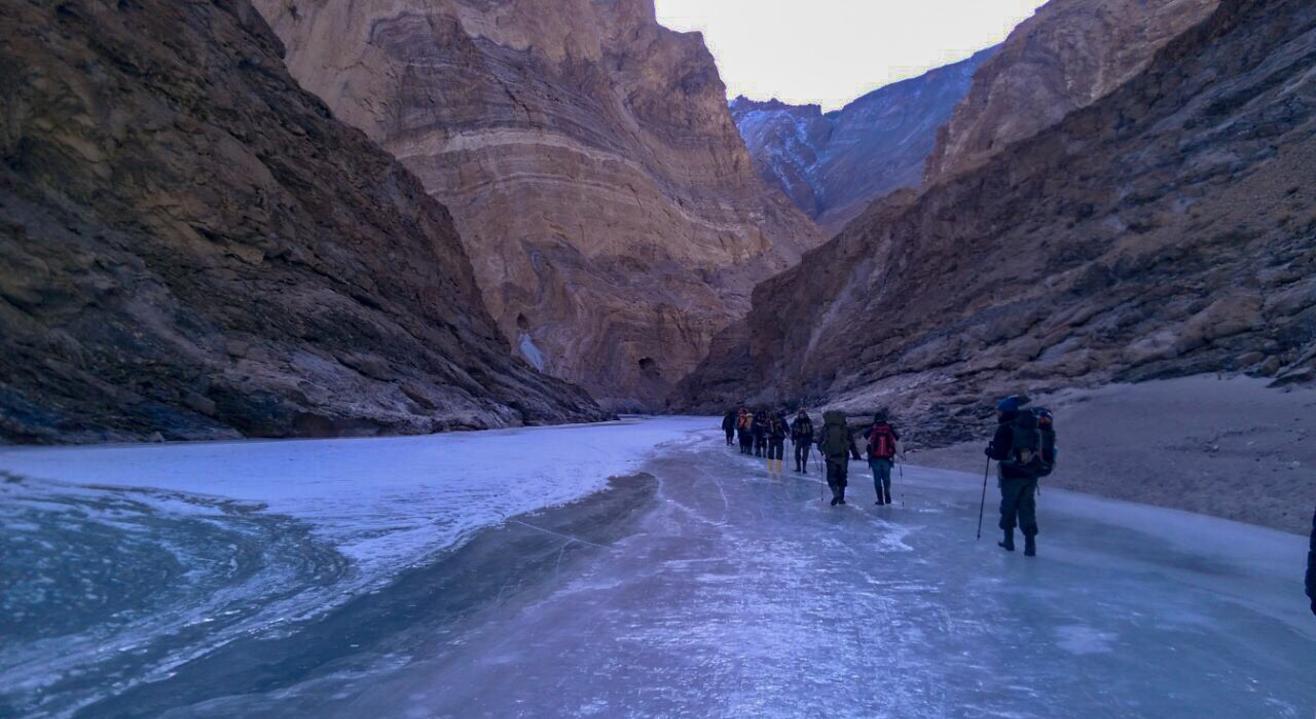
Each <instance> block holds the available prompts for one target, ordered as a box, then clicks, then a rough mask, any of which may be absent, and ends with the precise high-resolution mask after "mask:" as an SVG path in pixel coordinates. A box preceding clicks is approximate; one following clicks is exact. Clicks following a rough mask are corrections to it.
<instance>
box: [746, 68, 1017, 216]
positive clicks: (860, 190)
mask: <svg viewBox="0 0 1316 719" xmlns="http://www.w3.org/2000/svg"><path fill="white" fill-rule="evenodd" d="M995 52H996V49H995V48H991V49H988V50H983V51H982V52H979V53H977V54H976V55H974V56H972V57H970V58H969V59H967V60H964V61H962V62H958V63H955V64H953V65H948V66H946V67H942V68H938V69H936V70H932V71H931V72H928V73H927V74H925V75H922V76H920V77H916V78H913V79H910V80H905V81H902V82H898V83H895V84H892V85H888V86H886V87H883V88H880V89H878V90H874V91H873V92H871V93H869V94H867V95H864V96H863V97H861V98H859V99H858V100H855V101H854V102H852V103H850V104H849V105H846V106H845V107H844V108H842V109H840V110H837V111H835V112H829V113H825V114H824V113H823V112H822V108H821V107H819V106H818V105H787V104H785V103H783V102H779V101H777V100H770V101H768V102H757V101H754V100H750V99H748V98H745V97H738V98H736V99H735V100H733V101H732V102H731V114H732V116H733V117H734V118H735V120H736V126H737V127H739V128H740V134H741V136H742V137H744V139H745V144H746V145H747V146H748V147H749V152H750V155H751V156H752V157H753V158H754V164H755V166H756V168H757V169H758V172H759V175H760V176H762V177H763V179H764V180H766V181H767V182H768V183H769V184H770V185H774V186H776V187H780V188H781V190H782V191H783V192H785V193H786V196H787V197H789V198H790V199H791V201H792V202H794V203H795V204H796V206H798V207H799V208H800V209H801V210H803V211H804V212H805V213H807V214H808V215H809V216H810V217H813V218H814V219H815V220H817V221H818V224H819V225H821V226H822V227H823V229H824V230H826V231H828V233H829V234H830V233H834V232H836V231H838V230H840V229H841V227H842V226H844V225H845V223H846V222H848V221H850V220H851V219H853V218H854V217H855V216H857V215H858V214H859V213H860V212H861V211H862V210H863V209H864V207H866V206H867V205H868V203H869V202H871V201H872V200H874V199H876V198H878V197H881V196H882V195H885V194H887V193H888V192H891V191H892V190H897V189H900V188H902V187H916V186H918V184H919V183H920V181H921V179H922V177H923V165H924V161H925V160H926V159H927V156H928V154H929V153H931V152H932V148H933V147H934V145H935V144H936V139H937V130H938V129H939V128H940V127H941V126H942V125H943V124H945V123H946V121H947V120H949V119H950V117H951V114H952V113H953V112H954V110H955V107H956V105H958V104H959V102H960V100H962V99H963V98H964V96H965V95H966V94H967V93H968V91H969V87H970V86H971V84H972V81H973V75H974V73H975V72H976V71H977V69H978V67H979V66H981V65H982V64H983V63H984V62H986V61H987V60H988V59H989V58H990V57H991V56H992V55H993V54H994V53H995Z"/></svg>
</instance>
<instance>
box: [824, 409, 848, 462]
mask: <svg viewBox="0 0 1316 719" xmlns="http://www.w3.org/2000/svg"><path fill="white" fill-rule="evenodd" d="M818 446H819V447H820V448H821V449H822V452H823V454H825V455H827V456H829V457H836V456H839V455H844V454H849V453H850V429H849V428H848V427H846V426H845V413H844V412H835V411H832V412H825V413H823V429H822V441H821V442H819V443H818Z"/></svg>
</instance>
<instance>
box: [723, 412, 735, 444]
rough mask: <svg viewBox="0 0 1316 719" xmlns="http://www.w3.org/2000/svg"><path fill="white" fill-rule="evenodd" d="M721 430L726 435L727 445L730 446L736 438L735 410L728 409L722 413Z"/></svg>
mask: <svg viewBox="0 0 1316 719" xmlns="http://www.w3.org/2000/svg"><path fill="white" fill-rule="evenodd" d="M722 431H723V432H726V435H727V446H728V447H730V446H731V444H732V442H733V440H735V438H736V410H734V409H729V410H727V413H726V414H724V415H722Z"/></svg>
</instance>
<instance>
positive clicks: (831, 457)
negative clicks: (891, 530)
mask: <svg viewBox="0 0 1316 719" xmlns="http://www.w3.org/2000/svg"><path fill="white" fill-rule="evenodd" d="M722 431H723V432H725V433H726V439H727V446H728V447H731V446H734V445H735V444H736V443H737V441H738V442H739V444H740V453H741V454H747V455H753V456H755V457H763V458H765V459H767V461H768V472H769V474H772V475H774V476H780V475H781V474H782V473H783V472H784V471H785V468H784V463H785V456H786V440H787V439H790V441H791V444H792V449H793V451H792V454H793V455H794V458H795V471H796V472H798V473H800V474H808V473H809V465H810V464H811V459H812V456H813V450H814V448H815V447H817V450H818V454H819V456H820V457H821V459H822V463H823V466H824V467H825V472H826V476H827V485H828V486H829V487H831V489H832V506H833V507H834V506H836V505H838V504H845V488H846V486H847V485H848V484H849V479H848V477H847V474H848V472H849V462H850V458H851V457H853V458H854V459H859V448H858V447H857V446H856V445H855V441H854V436H853V433H852V432H851V430H850V428H849V426H848V425H847V424H846V417H845V414H844V413H842V412H826V413H824V414H823V426H822V428H821V429H815V428H814V424H813V419H812V418H811V417H809V413H808V412H807V411H805V410H803V409H801V410H800V411H799V412H797V413H796V414H795V417H794V418H793V419H790V418H789V415H788V414H787V413H786V412H785V411H778V412H775V413H772V412H768V411H767V410H764V409H760V410H757V411H754V412H751V411H750V410H749V409H748V408H745V407H741V408H740V409H739V410H728V411H727V413H726V414H725V415H724V416H723V417H722ZM865 436H866V437H867V439H868V464H869V466H870V468H872V470H873V488H874V490H876V493H877V504H882V505H885V504H890V503H891V470H892V469H893V468H894V467H895V464H896V455H897V446H896V442H897V441H898V440H899V439H900V434H899V433H898V432H896V429H895V427H893V426H891V423H890V422H888V421H887V416H886V413H885V412H878V413H877V414H876V415H874V417H873V424H872V426H871V427H869V428H868V431H867V432H866V433H865Z"/></svg>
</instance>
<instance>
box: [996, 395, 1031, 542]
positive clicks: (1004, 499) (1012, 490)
mask: <svg viewBox="0 0 1316 719" xmlns="http://www.w3.org/2000/svg"><path fill="white" fill-rule="evenodd" d="M1027 403H1028V398H1026V397H1017V396H1011V397H1006V398H1005V399H1003V400H1001V401H1000V403H998V404H997V405H996V436H994V437H993V438H992V442H991V444H989V445H987V452H986V454H987V456H988V457H990V458H992V459H994V460H997V462H998V463H999V464H998V473H997V477H998V484H999V486H1000V488H1001V522H1000V527H1001V530H1002V531H1004V532H1005V538H1004V539H1003V540H1002V541H1001V542H999V544H1000V546H1001V547H1002V548H1003V549H1005V550H1006V551H1008V552H1013V551H1014V528H1015V527H1016V526H1018V527H1020V528H1021V529H1022V530H1023V532H1024V555H1025V556H1028V557H1034V556H1037V480H1038V476H1037V474H1036V473H1034V472H1033V471H1031V470H1030V468H1029V466H1028V465H1029V463H1028V459H1029V458H1028V457H1020V456H1019V452H1020V450H1019V449H1018V448H1017V446H1016V441H1015V440H1016V433H1022V432H1026V431H1029V430H1028V429H1027V427H1026V425H1027V423H1028V421H1029V420H1030V419H1031V418H1032V417H1033V414H1032V412H1022V411H1021V410H1022V408H1023V406H1024V405H1025V404H1027ZM1033 425H1034V429H1036V421H1033ZM1020 439H1023V438H1022V437H1021V438H1020Z"/></svg>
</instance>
